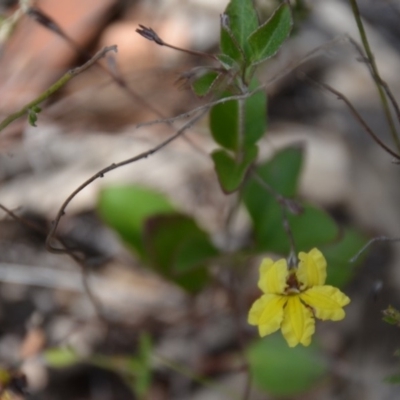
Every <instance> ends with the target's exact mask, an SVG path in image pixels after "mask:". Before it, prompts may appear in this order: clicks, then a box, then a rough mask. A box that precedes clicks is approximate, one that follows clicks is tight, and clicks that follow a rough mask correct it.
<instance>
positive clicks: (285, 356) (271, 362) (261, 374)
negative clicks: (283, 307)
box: [247, 334, 328, 396]
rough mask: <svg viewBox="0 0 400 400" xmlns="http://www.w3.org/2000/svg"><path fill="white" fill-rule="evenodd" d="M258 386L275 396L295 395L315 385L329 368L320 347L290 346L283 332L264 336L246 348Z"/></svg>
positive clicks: (252, 373) (252, 374)
mask: <svg viewBox="0 0 400 400" xmlns="http://www.w3.org/2000/svg"><path fill="white" fill-rule="evenodd" d="M247 358H248V362H249V365H250V373H251V376H252V378H253V380H254V383H255V385H256V386H258V387H259V388H260V389H262V390H264V391H265V392H267V393H269V394H271V395H273V396H294V395H296V394H299V393H302V392H305V391H306V390H308V389H310V388H312V387H313V385H315V384H316V383H317V382H318V381H319V380H320V379H321V378H323V377H324V375H326V373H327V372H328V364H327V362H326V361H325V360H324V359H323V357H322V354H321V353H320V352H319V350H318V348H317V347H316V346H315V345H314V344H313V343H312V344H311V345H310V346H309V347H303V346H297V347H294V348H290V347H289V346H288V345H287V343H286V342H285V340H284V339H283V338H282V336H281V335H279V334H278V335H277V334H275V335H272V336H268V337H266V338H263V339H261V340H259V341H257V342H255V343H253V344H252V345H250V347H249V348H248V349H247Z"/></svg>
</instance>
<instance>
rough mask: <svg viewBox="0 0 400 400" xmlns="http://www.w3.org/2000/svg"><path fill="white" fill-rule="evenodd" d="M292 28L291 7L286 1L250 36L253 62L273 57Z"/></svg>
mask: <svg viewBox="0 0 400 400" xmlns="http://www.w3.org/2000/svg"><path fill="white" fill-rule="evenodd" d="M291 29H292V16H291V12H290V7H289V5H288V4H286V3H284V4H282V5H281V6H280V7H279V8H278V9H277V10H276V11H275V13H274V14H273V15H272V17H271V18H270V19H269V20H268V21H267V22H265V23H264V24H263V25H261V26H260V27H259V28H258V29H257V30H256V31H254V32H253V33H252V34H251V36H250V37H249V45H250V48H251V58H250V59H251V63H252V64H257V63H260V62H262V61H264V60H266V59H268V58H270V57H272V56H273V55H274V54H275V53H276V52H277V51H278V50H279V48H280V47H281V45H282V43H283V42H284V41H285V40H286V38H287V37H288V36H289V33H290V31H291Z"/></svg>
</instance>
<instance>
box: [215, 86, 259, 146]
mask: <svg viewBox="0 0 400 400" xmlns="http://www.w3.org/2000/svg"><path fill="white" fill-rule="evenodd" d="M257 86H258V82H257V80H255V79H253V81H252V82H251V85H250V87H249V89H250V90H253V89H255V88H256V87H257ZM225 95H226V96H227V95H228V94H225ZM238 107H239V106H238V101H237V100H231V101H226V102H224V103H220V104H217V105H215V106H214V107H212V109H211V111H210V129H211V134H212V136H213V138H214V140H215V141H216V142H217V143H218V144H219V145H220V146H222V147H224V148H225V149H228V150H232V151H235V152H237V151H239V150H240V149H239V109H238ZM266 114H267V95H266V94H265V92H263V91H259V92H256V93H254V94H253V95H252V96H250V97H248V98H247V99H246V100H245V104H244V139H243V146H244V147H253V146H254V145H255V144H256V143H257V141H258V140H259V139H260V138H261V137H262V136H263V135H264V133H265V132H266V129H267V126H266V125H267V123H266Z"/></svg>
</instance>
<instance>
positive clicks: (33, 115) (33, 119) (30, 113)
mask: <svg viewBox="0 0 400 400" xmlns="http://www.w3.org/2000/svg"><path fill="white" fill-rule="evenodd" d="M37 119H38V118H37V113H36V112H35V111H33V109H31V110H29V111H28V121H29V125H31V126H35V127H36V126H37V125H36V122H37Z"/></svg>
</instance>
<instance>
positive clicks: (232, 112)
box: [210, 100, 239, 151]
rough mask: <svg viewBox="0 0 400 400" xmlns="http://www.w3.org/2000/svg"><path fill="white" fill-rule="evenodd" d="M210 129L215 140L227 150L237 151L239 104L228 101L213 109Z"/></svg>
mask: <svg viewBox="0 0 400 400" xmlns="http://www.w3.org/2000/svg"><path fill="white" fill-rule="evenodd" d="M210 129H211V134H212V136H213V138H214V140H215V141H216V142H217V143H218V144H219V145H220V146H222V147H225V148H226V149H229V150H232V151H236V150H237V148H238V144H239V126H238V102H237V101H236V100H231V101H226V102H225V103H220V104H217V105H215V106H214V107H212V109H211V111H210Z"/></svg>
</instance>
